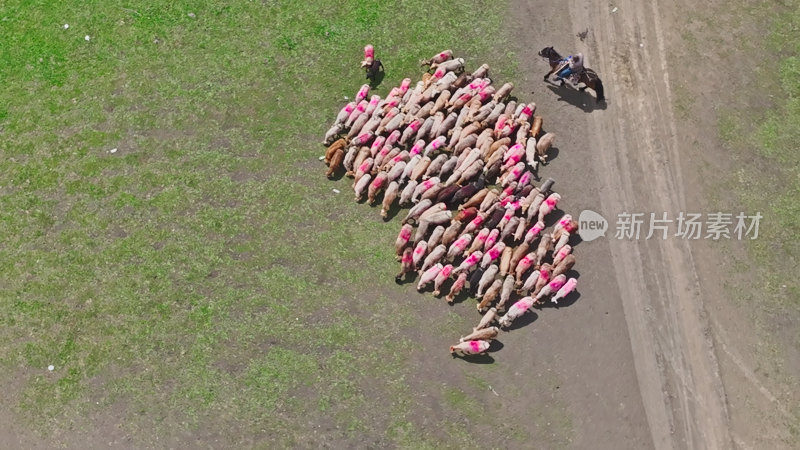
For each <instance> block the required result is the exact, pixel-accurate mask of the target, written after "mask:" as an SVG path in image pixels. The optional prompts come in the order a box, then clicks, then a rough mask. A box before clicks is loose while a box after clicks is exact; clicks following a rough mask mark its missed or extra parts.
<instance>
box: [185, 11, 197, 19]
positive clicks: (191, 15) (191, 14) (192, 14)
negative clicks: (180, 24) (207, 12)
mask: <svg viewBox="0 0 800 450" xmlns="http://www.w3.org/2000/svg"><path fill="white" fill-rule="evenodd" d="M187 16H189V17H191V18H192V19H194V18H195V17H196V16H195V15H194V13H193V12H190V13H189V14H187Z"/></svg>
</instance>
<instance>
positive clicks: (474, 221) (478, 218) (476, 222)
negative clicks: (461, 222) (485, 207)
mask: <svg viewBox="0 0 800 450" xmlns="http://www.w3.org/2000/svg"><path fill="white" fill-rule="evenodd" d="M482 223H483V216H481V215H477V216H475V218H474V219H472V222H470V224H471V225H473V226H475V227H479V226H481V224H482Z"/></svg>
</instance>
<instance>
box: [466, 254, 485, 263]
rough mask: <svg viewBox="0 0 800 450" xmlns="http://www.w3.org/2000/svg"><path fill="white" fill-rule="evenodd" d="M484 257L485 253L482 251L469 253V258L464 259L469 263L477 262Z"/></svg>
mask: <svg viewBox="0 0 800 450" xmlns="http://www.w3.org/2000/svg"><path fill="white" fill-rule="evenodd" d="M482 257H483V255H482V254H481V253H480V252H475V253H473V254H471V255H469V256H468V257H467V259H465V260H464V262H465V263H467V264H475V263H476V262H478V260H479V259H481V258H482Z"/></svg>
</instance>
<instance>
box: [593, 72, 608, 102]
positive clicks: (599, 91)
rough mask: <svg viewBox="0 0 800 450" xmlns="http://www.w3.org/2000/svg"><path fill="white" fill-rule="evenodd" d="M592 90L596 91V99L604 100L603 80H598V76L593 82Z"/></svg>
mask: <svg viewBox="0 0 800 450" xmlns="http://www.w3.org/2000/svg"><path fill="white" fill-rule="evenodd" d="M594 91H595V92H597V101H598V102H602V101H605V99H606V95H605V92H604V91H603V82H602V81H600V78H599V77H598V78H597V83H595V87H594Z"/></svg>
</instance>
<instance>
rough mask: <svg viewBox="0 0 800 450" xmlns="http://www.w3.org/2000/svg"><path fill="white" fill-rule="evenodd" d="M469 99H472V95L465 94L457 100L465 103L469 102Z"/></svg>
mask: <svg viewBox="0 0 800 450" xmlns="http://www.w3.org/2000/svg"><path fill="white" fill-rule="evenodd" d="M471 98H472V94H470V93H469V92H467V93H465V94H461V96H460V97H458V99H459V100H461V101H465V102H467V101H469V99H471Z"/></svg>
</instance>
